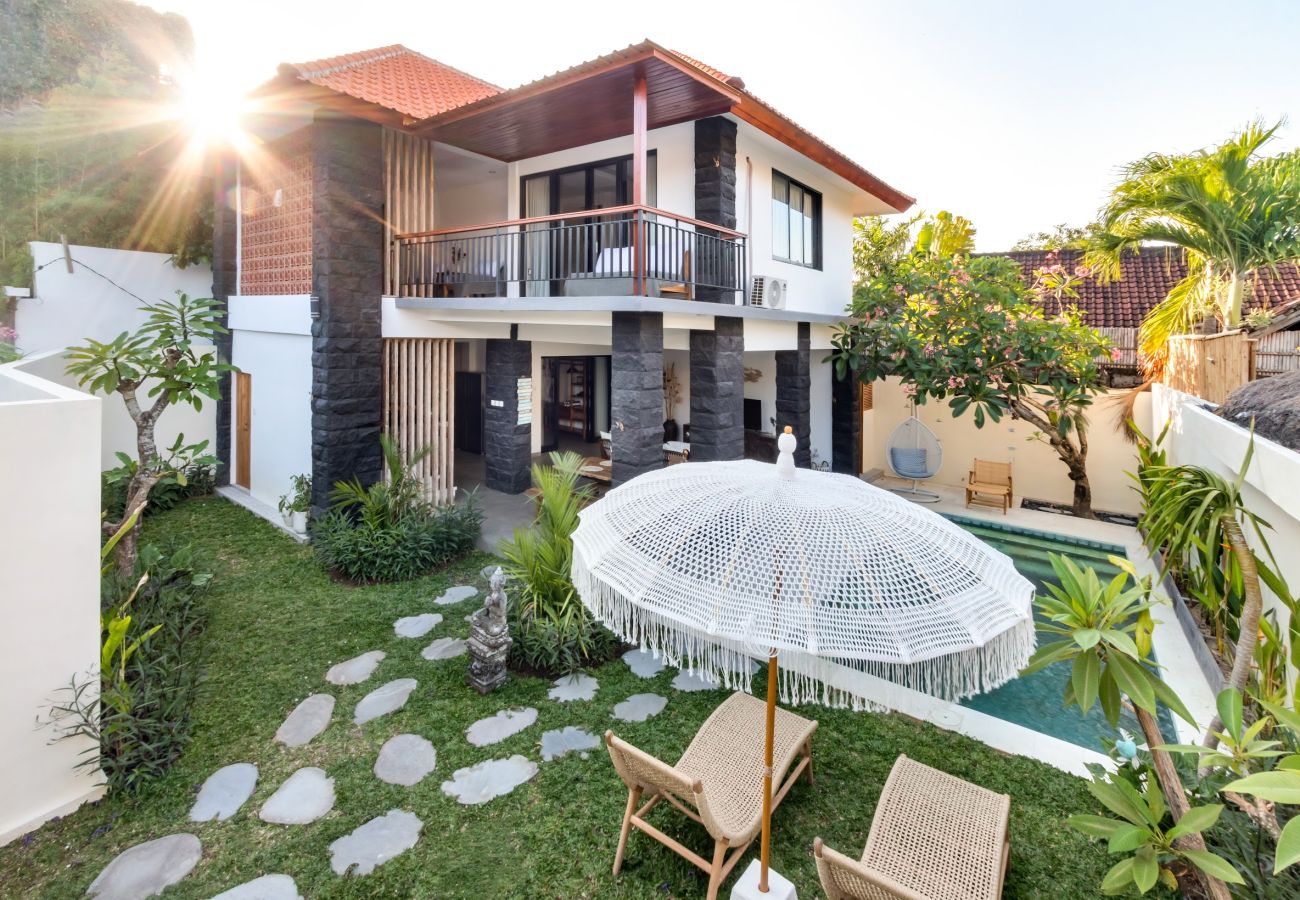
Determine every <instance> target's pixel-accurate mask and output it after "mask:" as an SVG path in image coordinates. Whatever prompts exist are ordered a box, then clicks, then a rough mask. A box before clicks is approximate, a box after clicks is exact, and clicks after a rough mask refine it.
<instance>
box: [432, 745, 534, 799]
mask: <svg viewBox="0 0 1300 900" xmlns="http://www.w3.org/2000/svg"><path fill="white" fill-rule="evenodd" d="M536 774H537V763H535V762H533V761H532V760H531V759H529V758H528V757H526V756H520V755H519V754H517V753H516V754H515V755H514V756H512V757H510V758H509V759H489V760H488V761H487V762H481V763H479V764H478V765H476V766H470V767H469V768H466V769H457V770H456V771H455V772H454V773H453V774H452V776H451V781H444V782H443V783H442V792H443V793H444V794H446V795H447V796H449V797H455V798H456V800H457V801H458V802H459V803H460V804H461V805H462V806H477V805H478V804H480V803H487V802H488V801H489V800H491V799H493V798H494V797H504V796H505V795H506V794H508V793H510V792H511V791H513V790H514V789H515V788H517V787H519V785H521V784H523V783H525V782H527V781H530V780H532V778H533V776H535V775H536Z"/></svg>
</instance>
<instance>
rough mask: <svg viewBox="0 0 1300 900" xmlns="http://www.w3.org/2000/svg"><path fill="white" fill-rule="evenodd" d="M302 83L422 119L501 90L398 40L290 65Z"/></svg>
mask: <svg viewBox="0 0 1300 900" xmlns="http://www.w3.org/2000/svg"><path fill="white" fill-rule="evenodd" d="M288 67H289V68H290V69H291V70H292V71H293V72H294V73H295V74H297V76H298V77H299V78H301V79H303V80H304V81H310V82H311V83H312V84H316V85H319V86H321V87H323V88H329V89H330V90H332V91H337V92H338V93H341V94H347V95H348V96H350V97H356V98H357V99H359V100H365V101H366V102H368V103H376V104H378V105H380V106H385V107H387V108H389V109H394V110H397V111H398V112H400V113H402V114H404V115H407V116H410V117H411V118H414V119H425V118H428V117H429V116H436V115H437V114H438V113H444V112H446V111H447V110H449V109H455V108H456V107H458V106H464V105H465V104H466V103H473V102H474V101H475V100H481V99H483V98H484V97H490V96H492V95H493V94H499V93H501V88H499V87H497V86H496V85H494V84H489V83H488V82H486V81H483V80H482V79H480V78H475V77H474V76H472V75H467V74H465V73H464V72H461V71H460V70H458V69H453V68H452V67H451V66H447V65H444V64H442V63H440V62H438V61H437V60H436V59H430V58H429V57H427V56H424V55H423V54H420V53H416V52H415V51H414V50H411V49H409V48H407V47H404V46H402V45H401V44H392V45H390V46H388V47H378V48H376V49H374V50H363V51H361V52H359V53H345V54H343V55H342V56H331V57H329V58H327V59H317V60H313V61H311V62H305V63H290V64H289V66H288Z"/></svg>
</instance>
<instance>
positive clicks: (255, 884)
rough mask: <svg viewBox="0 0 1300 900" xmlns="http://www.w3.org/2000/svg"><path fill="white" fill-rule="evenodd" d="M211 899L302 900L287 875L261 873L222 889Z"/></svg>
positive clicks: (295, 885) (296, 887) (296, 886)
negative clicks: (259, 876) (257, 876)
mask: <svg viewBox="0 0 1300 900" xmlns="http://www.w3.org/2000/svg"><path fill="white" fill-rule="evenodd" d="M212 900H302V894H300V893H298V885H297V884H295V883H294V880H293V879H292V878H290V877H289V876H288V875H263V876H262V877H261V878H254V879H253V880H252V881H245V882H244V883H243V884H241V885H237V886H235V887H232V888H231V889H230V890H228V891H222V892H221V893H220V894H217V896H215V897H213V898H212Z"/></svg>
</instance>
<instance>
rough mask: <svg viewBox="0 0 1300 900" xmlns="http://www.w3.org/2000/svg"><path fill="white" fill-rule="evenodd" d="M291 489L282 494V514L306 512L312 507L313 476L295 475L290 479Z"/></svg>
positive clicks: (280, 503) (280, 506)
mask: <svg viewBox="0 0 1300 900" xmlns="http://www.w3.org/2000/svg"><path fill="white" fill-rule="evenodd" d="M289 483H290V485H291V490H290V492H289V493H287V494H281V495H280V502H279V508H280V515H282V516H287V515H289V514H290V513H295V512H299V513H305V512H307V511H308V510H309V509H311V476H310V475H307V474H302V475H294V476H291V477H290V479H289Z"/></svg>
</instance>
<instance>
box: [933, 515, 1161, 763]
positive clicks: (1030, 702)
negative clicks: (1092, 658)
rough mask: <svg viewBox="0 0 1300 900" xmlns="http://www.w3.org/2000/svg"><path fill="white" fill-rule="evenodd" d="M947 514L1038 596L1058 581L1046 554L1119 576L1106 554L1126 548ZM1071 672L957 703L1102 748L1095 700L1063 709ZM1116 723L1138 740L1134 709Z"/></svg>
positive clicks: (1064, 668) (1102, 724)
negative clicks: (1084, 710) (999, 555)
mask: <svg viewBox="0 0 1300 900" xmlns="http://www.w3.org/2000/svg"><path fill="white" fill-rule="evenodd" d="M949 518H950V519H952V521H953V522H954V523H956V524H957V525H959V526H961V527H962V528H963V529H965V530H966V531H969V532H970V533H971V534H973V535H975V536H976V537H978V538H979V539H980V540H982V541H984V542H985V543H986V544H989V545H990V546H991V547H993V548H994V549H995V550H1000V551H1001V552H1003V553H1005V554H1006V555H1007V556H1009V557H1011V561H1012V562H1013V563H1015V566H1016V569H1017V570H1018V571H1019V572H1020V574H1021V575H1024V576H1025V577H1026V578H1028V579H1029V580H1030V581H1032V582H1033V583H1034V588H1035V589H1036V591H1037V592H1038V593H1040V594H1047V593H1048V591H1047V588H1046V585H1047V584H1048V583H1049V582H1050V583H1053V584H1056V583H1059V582H1057V580H1056V574H1055V573H1054V572H1053V571H1052V564H1051V563H1050V562H1049V561H1048V558H1047V554H1049V553H1060V554H1064V555H1065V556H1068V557H1070V558H1071V559H1073V560H1074V561H1075V562H1076V563H1078V564H1079V565H1080V566H1085V567H1090V568H1092V569H1094V570H1096V572H1097V576H1098V577H1099V578H1101V580H1102V583H1103V584H1104V583H1105V582H1107V581H1109V580H1110V579H1111V578H1113V577H1114V576H1115V575H1117V574H1119V569H1117V568H1116V567H1115V566H1114V565H1113V564H1112V563H1111V562H1110V560H1108V559H1107V557H1108V556H1123V555H1124V549H1123V548H1122V547H1119V546H1115V545H1113V544H1100V543H1093V542H1081V541H1078V542H1076V541H1072V540H1067V539H1064V538H1060V537H1057V536H1055V535H1049V534H1045V533H1042V532H1031V531H1022V530H1020V529H1012V528H1007V527H1005V526H999V525H996V524H989V523H985V522H977V521H975V520H972V519H965V518H961V517H958V516H950V517H949ZM1035 615H1037V612H1035ZM1045 637H1046V638H1051V637H1052V636H1051V635H1046V636H1045V635H1040V636H1039V639H1040V641H1041V640H1043V639H1044V638H1045ZM1070 671H1071V668H1070V663H1068V662H1062V663H1055V664H1053V665H1050V666H1048V667H1047V668H1046V669H1043V670H1042V671H1041V672H1036V673H1035V674H1033V675H1030V676H1027V677H1023V678H1017V679H1015V680H1014V681H1011V682H1008V683H1007V684H1004V685H1003V686H1002V687H1000V688H998V689H997V690H995V691H990V692H989V693H987V694H980V695H978V696H975V697H970V698H968V699H966V700H963V701H962V702H961V705H962V706H964V707H967V708H968V709H974V710H978V711H979V712H982V713H986V714H987V715H990V716H994V717H996V718H999V719H1003V720H1005V721H1007V722H1015V723H1016V724H1017V725H1023V726H1025V727H1026V728H1032V729H1033V730H1034V731H1037V732H1039V733H1041V734H1048V735H1051V736H1053V737H1056V738H1060V739H1061V740H1064V741H1069V742H1070V743H1072V744H1077V745H1078V746H1080V747H1086V748H1088V749H1089V750H1096V751H1098V752H1104V748H1103V746H1102V743H1101V739H1102V738H1103V737H1110V738H1114V737H1116V736H1117V735H1116V731H1115V729H1113V728H1111V727H1110V724H1109V723H1108V722H1107V721H1106V717H1105V716H1104V715H1103V714H1102V712H1101V707H1100V706H1099V705H1096V704H1094V705H1093V708H1092V709H1091V710H1089V711H1088V714H1087V715H1081V714H1080V712H1079V708H1078V707H1077V706H1070V707H1066V706H1065V705H1064V704H1063V700H1062V698H1063V697H1064V696H1065V686H1066V684H1068V683H1069V680H1070ZM1161 712H1162V716H1161V724H1162V725H1163V726H1164V730H1165V733H1166V734H1169V733H1172V730H1171V729H1172V722H1170V721H1168V716H1169V713H1168V712H1167V711H1165V710H1162V711H1161ZM1119 724H1120V727H1121V728H1124V729H1126V730H1127V731H1128V732H1129V733H1130V734H1135V735H1139V741H1140V740H1141V738H1140V734H1141V732H1140V731H1139V729H1138V724H1137V720H1136V719H1135V718H1134V717H1133V715H1132V713H1129V712H1127V711H1125V712H1123V713H1121V714H1120V723H1119Z"/></svg>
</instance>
